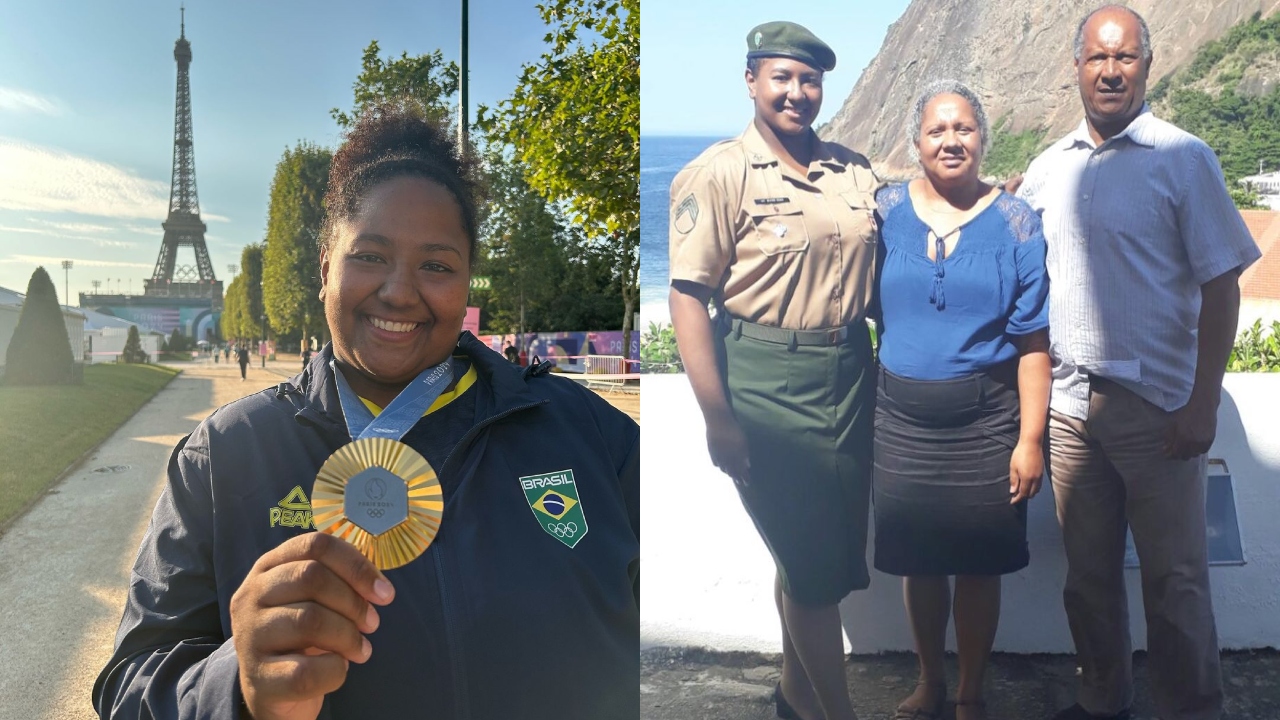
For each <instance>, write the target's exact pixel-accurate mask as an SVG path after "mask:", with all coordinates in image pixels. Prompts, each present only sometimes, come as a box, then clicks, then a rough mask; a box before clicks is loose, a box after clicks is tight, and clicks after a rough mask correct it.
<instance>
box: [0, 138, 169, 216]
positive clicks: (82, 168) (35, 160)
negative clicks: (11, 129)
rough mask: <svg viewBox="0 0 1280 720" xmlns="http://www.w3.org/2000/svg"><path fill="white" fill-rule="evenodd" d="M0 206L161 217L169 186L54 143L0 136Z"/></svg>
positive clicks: (166, 211)
mask: <svg viewBox="0 0 1280 720" xmlns="http://www.w3.org/2000/svg"><path fill="white" fill-rule="evenodd" d="M0 209H8V210H34V211H38V212H71V213H78V214H83V215H97V216H99V217H111V218H139V219H150V220H164V219H165V217H166V216H167V215H168V213H169V187H168V185H167V184H165V183H163V182H159V181H156V180H146V179H144V178H140V177H138V176H136V175H134V174H133V173H131V172H129V171H127V170H124V169H121V168H118V167H115V166H114V165H109V164H107V163H104V162H99V161H97V160H92V159H90V158H85V157H79V156H76V155H72V154H71V153H68V152H64V151H62V150H58V149H56V148H46V147H41V146H39V145H32V144H30V143H24V142H21V141H17V140H12V139H8V138H0Z"/></svg>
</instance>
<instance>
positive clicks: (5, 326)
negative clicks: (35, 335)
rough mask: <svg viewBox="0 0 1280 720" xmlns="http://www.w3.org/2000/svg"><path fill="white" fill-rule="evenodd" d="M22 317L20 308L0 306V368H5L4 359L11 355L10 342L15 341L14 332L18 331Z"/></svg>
mask: <svg viewBox="0 0 1280 720" xmlns="http://www.w3.org/2000/svg"><path fill="white" fill-rule="evenodd" d="M21 315H22V308H20V307H13V306H12V305H0V367H4V362H5V360H4V359H5V357H6V356H7V355H8V354H9V341H10V340H12V339H13V331H14V330H17V329H18V318H19V317H20V316H21Z"/></svg>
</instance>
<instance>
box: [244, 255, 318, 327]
mask: <svg viewBox="0 0 1280 720" xmlns="http://www.w3.org/2000/svg"><path fill="white" fill-rule="evenodd" d="M315 272H316V273H319V272H320V268H319V267H317V268H315ZM262 315H263V309H262V245H246V246H245V247H244V250H242V251H240V274H239V275H237V276H236V277H235V279H234V280H232V281H231V284H230V285H228V286H227V293H226V295H225V297H224V299H223V305H222V321H221V322H222V337H224V338H226V339H227V340H229V341H234V340H248V339H251V338H258V337H259V336H260V334H261V333H262Z"/></svg>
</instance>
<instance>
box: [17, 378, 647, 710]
mask: <svg viewBox="0 0 1280 720" xmlns="http://www.w3.org/2000/svg"><path fill="white" fill-rule="evenodd" d="M254 360H255V362H254V363H250V365H249V368H248V379H247V381H245V382H242V381H241V380H240V372H239V367H238V366H237V365H236V364H235V363H231V364H227V363H225V362H219V363H217V364H214V363H213V362H212V361H211V360H208V359H202V360H199V361H195V362H190V363H175V364H174V367H180V368H181V369H182V370H183V373H182V374H181V375H179V376H178V377H176V378H175V379H174V380H173V381H172V382H171V383H170V384H169V385H168V386H167V387H166V388H165V389H164V390H161V391H160V393H159V394H158V395H156V397H155V398H153V399H152V400H151V401H150V402H149V403H147V404H146V405H145V406H143V407H142V408H141V409H140V410H139V411H138V412H137V414H135V415H134V416H133V417H132V418H131V419H130V420H128V421H127V422H126V423H125V424H124V425H122V426H121V427H120V428H119V429H118V430H117V431H116V432H115V433H114V434H113V435H112V436H111V437H109V438H108V439H107V440H106V441H105V442H103V444H102V445H100V446H99V447H98V448H97V449H96V450H95V451H93V452H92V453H90V454H89V455H88V456H87V457H86V458H85V459H84V461H83V462H82V463H80V464H79V465H78V466H76V467H73V468H72V469H71V470H70V471H69V472H68V473H67V474H66V475H65V476H64V477H63V478H62V479H61V480H60V481H58V482H56V483H55V484H54V485H53V486H52V487H51V488H50V489H49V490H48V491H47V492H46V494H45V497H44V498H42V499H41V500H40V501H39V502H37V503H36V504H35V505H34V506H33V507H32V508H31V509H30V510H29V511H28V512H27V514H26V515H24V516H23V517H21V518H18V519H17V520H15V521H14V522H13V523H12V524H11V525H10V526H9V528H8V529H7V530H6V531H5V533H4V534H3V535H2V536H0V598H4V602H3V603H0V720H91V719H92V718H94V717H96V716H95V715H94V712H93V706H92V701H91V698H90V691H91V689H92V687H93V681H94V679H95V678H96V677H97V675H98V672H99V671H100V670H101V669H102V667H103V665H104V664H105V663H106V661H107V660H108V659H109V658H110V657H111V650H112V646H113V643H114V639H115V631H116V627H117V626H118V625H119V623H120V615H121V612H122V609H123V607H124V599H125V589H126V587H127V585H128V580H129V570H130V568H131V567H132V565H133V561H134V557H135V556H136V554H137V549H138V545H139V543H141V541H142V535H143V533H144V531H145V530H146V527H147V522H148V520H149V519H150V517H151V510H152V508H153V507H154V506H155V503H156V500H157V498H158V497H159V494H160V490H161V488H162V484H163V480H164V470H165V467H166V464H167V462H168V458H169V454H170V452H171V450H172V449H173V447H174V445H175V444H176V443H177V442H178V440H179V439H181V438H182V436H183V435H186V434H187V433H189V432H191V431H192V430H193V429H195V427H196V425H197V424H198V423H199V422H200V421H201V420H203V419H204V418H205V417H207V416H208V415H209V413H211V412H213V410H214V409H216V408H218V407H219V406H221V405H224V404H226V403H228V402H231V401H232V400H235V399H237V398H240V397H243V396H245V395H248V394H250V393H253V392H256V391H258V390H260V389H262V388H264V387H267V386H270V385H274V384H275V383H278V382H280V380H281V379H283V378H287V377H290V376H292V375H293V374H295V373H296V372H297V369H299V368H300V367H301V361H299V360H298V359H297V358H296V357H292V358H291V357H287V356H282V357H281V359H280V360H278V361H269V362H268V363H267V367H266V368H265V369H263V368H262V367H261V360H259V359H258V358H255V359H254ZM607 397H608V396H607ZM614 397H615V398H616V401H617V402H619V403H628V402H632V401H634V397H631V398H628V397H627V396H623V395H616V396H614ZM623 409H624V411H625V410H627V409H628V408H627V407H623ZM636 412H637V414H638V406H637V408H636Z"/></svg>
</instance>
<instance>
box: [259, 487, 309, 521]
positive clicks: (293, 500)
mask: <svg viewBox="0 0 1280 720" xmlns="http://www.w3.org/2000/svg"><path fill="white" fill-rule="evenodd" d="M270 515H271V527H275V526H277V525H280V526H281V527H295V528H303V529H304V530H315V529H316V523H315V520H314V519H312V516H311V501H309V500H307V494H306V493H305V492H303V491H302V486H301V485H295V486H294V487H293V489H292V490H290V491H289V494H288V495H285V496H284V499H283V500H281V501H280V502H279V503H277V504H276V506H275V507H273V508H271V512H270Z"/></svg>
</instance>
